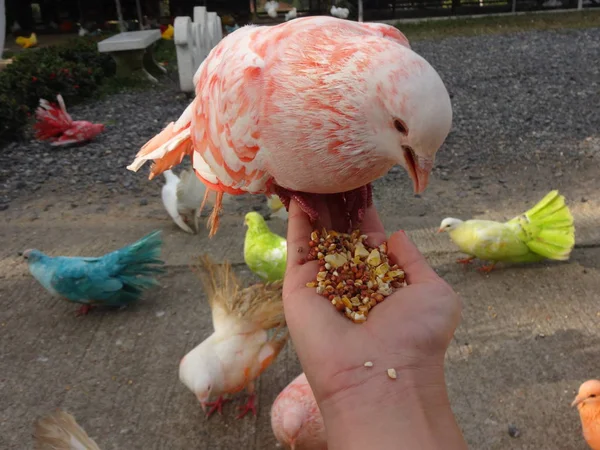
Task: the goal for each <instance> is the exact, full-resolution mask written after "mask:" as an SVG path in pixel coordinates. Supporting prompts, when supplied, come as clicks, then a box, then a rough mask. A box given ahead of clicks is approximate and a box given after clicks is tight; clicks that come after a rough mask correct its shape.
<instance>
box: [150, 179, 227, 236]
mask: <svg viewBox="0 0 600 450" xmlns="http://www.w3.org/2000/svg"><path fill="white" fill-rule="evenodd" d="M163 175H164V176H165V179H166V183H165V185H164V186H163V188H162V192H161V197H162V201H163V205H164V207H165V209H166V210H167V213H169V216H171V218H172V219H173V222H175V223H176V224H177V226H178V227H179V228H181V229H182V230H183V231H185V232H186V233H190V234H195V233H197V232H199V231H200V226H199V224H198V219H199V218H200V213H201V207H202V202H203V200H204V194H205V193H206V185H205V184H204V183H203V182H202V181H200V179H199V178H198V177H196V175H195V174H194V172H193V171H192V170H184V171H183V172H181V174H180V176H177V175H175V174H174V173H173V171H172V170H166V171H165V172H163ZM215 196H216V192H212V191H210V192H209V197H208V198H207V203H209V204H211V203H214V197H215ZM229 198H230V196H228V195H227V196H224V197H223V203H227V201H226V199H229ZM192 217H193V218H194V229H192V228H191V227H190V225H189V223H190V221H191V218H192Z"/></svg>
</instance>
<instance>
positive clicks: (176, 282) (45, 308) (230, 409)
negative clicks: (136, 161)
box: [0, 158, 600, 449]
mask: <svg viewBox="0 0 600 450" xmlns="http://www.w3.org/2000/svg"><path fill="white" fill-rule="evenodd" d="M590 163H591V165H592V167H588V168H587V169H585V170H583V171H581V173H580V174H579V175H580V176H579V175H578V176H575V177H569V181H568V182H567V180H564V182H561V183H559V185H558V186H557V187H559V188H560V189H561V190H562V191H563V192H564V194H565V195H566V196H567V199H568V200H569V203H570V204H571V207H572V211H573V214H574V215H575V217H576V223H577V241H578V244H577V248H576V249H575V251H574V252H573V255H572V258H571V260H570V261H569V262H567V263H541V264H534V265H528V266H520V267H517V266H513V267H511V266H501V267H499V268H498V270H497V271H494V272H492V273H491V274H490V275H482V274H480V273H478V272H476V271H474V270H473V268H469V269H464V268H463V267H461V266H459V265H456V264H454V262H453V261H454V259H455V258H456V257H457V256H459V254H458V253H457V252H456V250H455V248H454V247H453V246H452V245H451V243H450V242H449V240H448V238H447V236H445V235H436V234H435V233H434V231H435V227H436V225H438V223H439V221H440V220H441V219H442V218H443V217H445V216H446V215H450V214H452V215H455V216H459V217H469V216H476V217H488V218H492V219H499V220H502V219H505V218H509V217H511V216H513V215H515V214H517V213H519V212H521V211H522V210H525V209H526V208H527V206H529V205H531V204H532V203H533V202H535V201H536V200H537V199H538V198H541V196H543V194H545V192H546V191H547V190H548V188H549V187H550V185H551V184H552V182H551V181H550V180H548V177H547V176H545V174H544V172H543V171H542V172H541V173H538V174H536V175H535V178H537V179H539V180H540V183H541V184H542V186H540V188H537V189H533V190H532V191H524V190H522V189H521V187H520V186H519V183H518V181H517V180H518V179H522V180H523V179H526V177H524V176H523V174H519V173H518V172H517V171H518V170H519V169H516V168H511V167H506V168H503V169H500V170H499V171H498V172H497V173H496V176H498V177H502V176H505V175H506V176H511V174H512V176H513V180H514V181H513V182H510V181H508V182H506V183H505V184H498V183H489V185H486V186H484V189H483V192H488V194H486V195H484V194H483V193H482V192H481V190H480V191H476V192H473V191H471V190H469V191H467V193H466V195H464V196H462V197H458V196H457V195H456V194H457V192H463V191H462V187H461V182H458V183H456V182H455V181H453V180H451V179H450V180H447V181H444V180H439V179H434V180H433V181H432V185H431V188H430V189H428V192H427V193H426V194H425V195H423V197H422V198H415V197H414V196H412V195H411V194H410V193H409V192H410V190H409V186H408V182H407V181H406V179H405V175H404V174H403V173H393V174H390V175H389V176H388V177H387V178H386V179H385V180H384V181H382V182H380V183H378V184H377V186H376V202H377V203H378V204H379V205H380V209H381V211H382V218H383V221H384V223H385V225H386V228H387V229H388V230H389V231H393V230H396V229H398V228H400V227H402V228H404V229H405V230H406V231H407V232H408V234H409V235H410V236H411V238H412V239H414V240H415V242H416V243H417V244H418V246H419V247H420V249H421V250H422V251H423V252H424V253H425V254H426V256H427V258H428V260H429V261H430V263H431V264H433V265H434V266H435V268H436V269H437V270H438V272H439V273H440V274H441V275H442V276H443V277H444V278H445V279H446V280H447V281H448V282H450V283H451V284H452V285H453V286H454V288H455V289H456V291H458V292H459V293H460V295H461V296H462V298H463V300H464V317H463V321H462V323H461V325H460V327H459V329H458V330H457V332H456V336H455V340H454V342H453V344H452V346H451V347H450V349H449V351H448V357H447V379H448V384H449V388H450V393H451V399H452V405H453V408H454V411H455V413H456V415H457V416H458V420H459V422H460V426H461V427H462V430H463V432H464V434H465V436H466V438H467V440H468V442H469V444H470V446H471V448H475V449H509V448H510V449H540V448H544V449H584V448H585V445H584V443H583V441H582V439H581V434H580V431H579V423H578V416H577V413H576V411H574V410H572V409H571V408H570V407H569V403H570V402H571V400H572V398H573V396H574V394H575V392H576V389H577V388H578V386H579V384H580V383H581V382H582V381H584V380H586V379H588V378H593V377H597V376H598V360H599V358H598V357H599V356H600V332H599V331H598V324H599V322H600V306H599V302H600V264H599V261H600V250H599V249H598V244H600V231H599V230H598V227H597V226H596V224H597V223H598V220H599V218H600V194H599V189H598V187H599V185H598V180H597V179H596V180H594V179H593V178H592V175H593V173H594V172H595V173H598V172H597V170H598V161H597V158H596V159H590ZM482 170H483V168H482ZM537 170H538V171H539V170H540V169H537ZM155 184H156V189H157V191H158V190H159V186H160V183H159V182H155ZM546 185H548V186H546ZM497 186H500V187H499V188H497ZM502 186H507V187H502ZM463 187H464V186H463ZM494 191H498V192H495V193H494ZM392 196H394V198H395V199H396V200H395V201H394V200H392ZM85 198H86V197H85V194H82V198H80V199H79V202H80V203H83V204H82V205H80V206H78V207H77V208H75V207H72V206H71V203H72V201H73V200H72V198H62V197H60V196H54V197H52V198H51V200H50V199H49V198H48V196H38V198H34V197H31V198H27V199H23V200H22V201H20V202H19V203H17V204H13V206H11V208H10V210H8V211H6V212H4V213H3V216H2V221H1V222H0V239H1V242H3V243H4V245H3V246H2V248H1V249H0V274H1V275H0V304H1V307H0V336H1V339H0V361H1V367H2V371H1V374H0V389H1V395H0V398H1V399H2V405H3V407H2V411H1V412H0V448H3V449H22V448H27V447H28V446H29V445H30V441H31V438H30V436H31V430H32V423H33V421H34V420H35V418H36V417H38V416H39V415H42V414H45V413H48V412H49V411H52V410H53V409H54V408H57V407H61V408H64V409H66V410H68V411H69V412H71V413H72V414H74V415H75V417H76V418H77V420H78V421H79V423H80V424H81V425H82V426H83V427H84V428H85V429H86V430H87V431H88V432H89V434H90V435H91V436H92V437H93V438H94V439H96V440H97V442H98V444H99V445H100V446H101V448H103V449H118V448H119V449H124V448H128V449H138V448H139V449H142V448H143V449H163V448H165V449H167V448H168V449H189V448H199V449H233V448H253V449H271V448H274V446H275V441H274V439H273V436H272V433H271V429H270V421H269V408H270V405H271V403H272V401H273V400H274V398H275V396H276V395H277V393H278V392H279V391H280V390H281V389H283V388H284V387H285V385H286V384H287V383H288V382H289V381H291V380H292V379H293V378H294V377H295V376H296V375H297V374H298V373H299V372H300V371H301V369H300V366H299V364H298V361H297V359H296V356H295V354H294V350H293V347H292V345H288V347H286V349H285V350H284V351H283V353H282V355H281V357H280V358H279V359H278V360H277V361H276V363H275V364H274V365H273V366H272V367H271V368H270V369H269V370H267V371H266V373H265V374H264V376H263V377H262V378H261V381H260V383H259V386H258V392H259V405H260V409H259V415H258V417H257V418H250V417H248V418H245V419H243V420H239V421H238V420H236V419H235V418H234V416H235V412H234V406H233V405H227V407H226V411H225V414H224V415H223V416H222V417H219V416H214V417H212V418H211V419H209V420H206V419H205V418H204V417H203V414H202V411H201V410H200V408H199V405H198V404H197V402H196V399H195V398H194V396H193V395H192V394H191V393H190V392H189V391H188V390H187V389H186V388H185V387H184V386H183V385H182V384H181V383H180V382H179V381H178V378H177V366H178V362H179V359H180V358H181V357H182V356H183V355H184V354H185V353H186V351H188V350H189V349H191V348H192V347H193V346H195V345H197V344H198V343H199V342H200V341H201V340H202V339H204V338H205V337H206V336H208V334H209V333H210V332H211V324H210V316H209V310H208V307H207V304H206V302H205V299H204V296H203V292H202V289H201V288H200V283H199V280H197V279H196V276H195V275H194V274H192V273H191V272H190V270H189V268H188V266H187V265H188V263H189V262H190V260H191V259H192V258H193V257H194V256H197V255H199V254H201V253H204V252H208V253H210V254H212V255H213V257H214V258H216V259H224V258H227V259H229V260H230V261H231V262H232V263H234V264H235V265H236V267H237V268H238V269H239V270H240V271H241V272H242V273H243V274H245V275H248V276H249V274H248V272H247V271H245V268H244V265H243V259H242V245H243V237H244V235H243V229H242V227H241V226H240V224H241V222H242V213H239V212H238V213H236V212H235V211H232V210H233V209H236V208H232V210H230V211H226V214H225V216H224V218H223V227H222V229H221V230H220V231H219V235H217V237H216V238H214V239H212V240H209V239H208V238H207V236H206V233H202V234H201V235H198V236H190V235H187V234H185V233H183V232H181V231H179V229H178V228H176V227H175V225H174V224H172V223H171V221H170V219H168V218H167V216H166V214H165V213H164V211H163V209H162V205H161V203H160V200H159V198H157V197H154V198H152V199H150V201H149V203H148V204H147V205H144V203H145V202H144V201H142V202H141V203H142V205H140V201H139V200H138V199H136V198H134V197H132V198H119V199H114V200H113V201H112V202H111V204H110V206H106V207H98V206H97V203H96V199H93V198H90V199H88V200H87V201H86V200H85ZM239 202H240V204H241V205H242V206H245V208H241V210H244V209H250V208H251V207H252V206H256V205H257V204H258V203H260V202H261V199H258V198H242V199H240V200H239ZM384 205H385V206H384ZM403 205H404V206H403ZM451 205H452V206H451ZM400 209H401V213H400V212H398V211H399V210H400ZM237 210H240V209H239V208H237ZM271 224H272V227H273V229H274V230H276V231H278V232H281V233H284V232H285V227H284V225H283V223H282V222H280V221H279V220H278V219H273V220H272V221H271ZM157 228H158V229H162V230H163V231H164V239H165V243H164V250H163V256H164V259H165V260H166V262H167V265H168V273H167V274H166V275H164V276H163V277H162V278H161V282H162V286H161V287H160V288H158V289H156V290H154V291H153V292H150V293H148V294H147V295H146V296H145V298H144V300H143V301H142V302H140V303H139V304H138V305H137V306H135V307H132V308H128V309H125V310H122V311H103V310H96V311H92V312H91V313H90V314H89V315H88V316H86V317H75V315H74V312H75V310H76V309H77V307H76V306H75V305H73V304H70V303H67V302H64V301H60V300H57V299H54V298H51V297H50V296H49V295H48V294H47V293H46V292H45V291H44V290H43V289H42V288H41V287H40V286H39V285H38V284H37V283H36V282H35V281H34V280H33V279H32V277H31V276H30V275H29V273H28V272H27V268H26V265H25V264H24V263H23V261H22V259H21V258H20V257H19V256H18V255H17V252H18V251H20V250H23V249H25V248H28V247H36V248H40V249H43V250H46V251H48V252H49V253H51V254H53V255H58V254H62V255H99V254H103V253H105V252H108V251H110V250H113V249H115V248H118V247H121V246H122V245H124V244H126V243H129V242H132V241H134V240H136V239H138V238H139V237H140V236H141V235H143V234H144V233H146V232H149V231H150V230H153V229H157ZM224 236H226V238H223V237H224ZM241 401H243V397H242V398H240V400H239V402H241ZM509 424H511V425H514V426H516V427H517V428H518V429H519V431H520V433H521V434H520V437H518V438H512V437H510V436H509V434H508V426H509Z"/></svg>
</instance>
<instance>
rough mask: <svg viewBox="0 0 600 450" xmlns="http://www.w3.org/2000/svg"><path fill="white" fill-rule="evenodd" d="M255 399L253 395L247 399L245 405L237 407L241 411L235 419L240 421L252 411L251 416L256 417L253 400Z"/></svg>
mask: <svg viewBox="0 0 600 450" xmlns="http://www.w3.org/2000/svg"><path fill="white" fill-rule="evenodd" d="M255 397H256V395H255V394H252V395H251V396H250V397H249V398H248V401H247V402H246V404H244V405H242V406H240V407H239V409H240V410H241V412H240V414H239V415H238V416H237V417H236V419H241V418H242V417H244V416H245V415H246V414H248V413H249V412H250V411H252V414H253V415H254V416H256V414H257V412H256V404H255V403H254V398H255Z"/></svg>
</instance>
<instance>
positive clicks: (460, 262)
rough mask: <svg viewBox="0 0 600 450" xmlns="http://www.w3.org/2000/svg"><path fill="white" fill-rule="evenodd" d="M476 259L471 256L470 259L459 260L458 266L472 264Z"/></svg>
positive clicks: (457, 261)
mask: <svg viewBox="0 0 600 450" xmlns="http://www.w3.org/2000/svg"><path fill="white" fill-rule="evenodd" d="M474 259H475V257H474V256H469V257H468V258H458V259H457V260H456V263H457V264H471V262H472V261H473V260H474Z"/></svg>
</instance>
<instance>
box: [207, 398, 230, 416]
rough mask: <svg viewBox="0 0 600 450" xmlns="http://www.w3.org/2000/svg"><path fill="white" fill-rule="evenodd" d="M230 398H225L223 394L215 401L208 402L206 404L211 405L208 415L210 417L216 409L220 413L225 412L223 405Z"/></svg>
mask: <svg viewBox="0 0 600 450" xmlns="http://www.w3.org/2000/svg"><path fill="white" fill-rule="evenodd" d="M229 401H230V400H229V399H228V398H223V396H222V395H220V396H219V398H218V399H217V400H216V401H214V402H206V403H205V405H206V406H210V409H209V410H208V412H207V413H206V417H210V416H211V415H212V414H213V413H214V412H215V411H216V412H218V413H219V415H222V414H223V405H224V404H225V403H227V402H229Z"/></svg>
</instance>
